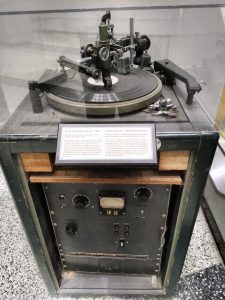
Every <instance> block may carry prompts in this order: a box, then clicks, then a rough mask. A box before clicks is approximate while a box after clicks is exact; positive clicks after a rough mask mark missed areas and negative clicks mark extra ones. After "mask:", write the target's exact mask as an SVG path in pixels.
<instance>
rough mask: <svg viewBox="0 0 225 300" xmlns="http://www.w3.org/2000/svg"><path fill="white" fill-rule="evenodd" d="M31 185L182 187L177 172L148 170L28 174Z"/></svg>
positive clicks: (71, 171)
mask: <svg viewBox="0 0 225 300" xmlns="http://www.w3.org/2000/svg"><path fill="white" fill-rule="evenodd" d="M29 179H30V182H32V183H102V184H105V183H107V184H169V185H172V184H173V185H182V184H183V182H182V179H181V176H180V173H179V172H155V171H152V170H148V169H144V170H143V169H142V170H140V169H135V170H130V169H113V170H112V169H75V170H74V169H73V170H56V171H54V172H52V173H50V174H47V173H45V174H42V173H37V174H30V177H29Z"/></svg>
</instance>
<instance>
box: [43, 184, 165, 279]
mask: <svg viewBox="0 0 225 300" xmlns="http://www.w3.org/2000/svg"><path fill="white" fill-rule="evenodd" d="M43 188H44V192H45V195H46V201H47V204H48V208H49V213H50V217H51V221H52V225H53V229H54V232H55V237H56V242H57V245H58V248H59V253H60V256H61V260H62V264H63V266H64V268H65V269H67V270H74V271H87V272H108V273H121V272H125V273H128V274H133V273H135V274H136V273H141V274H143V273H146V274H147V273H148V274H149V273H157V272H158V271H159V268H160V261H161V253H162V248H163V243H164V234H165V231H166V218H167V210H168V205H169V199H170V191H171V186H169V185H141V186H139V185H114V184H108V185H107V184H85V183H84V184H72V183H68V184H67V183H57V184H55V183H48V184H47V183H46V184H43Z"/></svg>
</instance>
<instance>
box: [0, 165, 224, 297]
mask: <svg viewBox="0 0 225 300" xmlns="http://www.w3.org/2000/svg"><path fill="white" fill-rule="evenodd" d="M0 228H1V230H0V253H1V255H0V299H10V300H14V299H15V300H16V299H18V300H21V299H24V300H25V299H36V300H39V299H46V300H47V299H54V298H52V297H51V296H50V295H49V294H48V291H47V288H46V286H45V284H44V282H43V280H42V278H41V276H40V273H39V271H38V268H37V265H36V262H35V260H34V258H33V256H32V252H31V249H30V247H29V244H28V242H27V240H26V236H25V234H24V232H23V229H22V226H21V223H20V220H19V218H18V215H17V212H16V209H15V207H14V203H13V200H12V197H11V195H10V193H9V190H8V188H7V184H6V182H5V179H4V176H3V174H2V170H1V169H0ZM220 263H221V258H220V255H219V254H218V250H217V248H216V245H215V243H214V240H213V238H212V236H211V233H210V231H209V228H208V225H207V223H206V221H205V217H204V215H203V212H202V210H200V212H199V214H198V218H197V221H196V224H195V228H194V232H193V236H192V239H191V243H190V246H189V250H188V254H187V257H186V261H185V265H184V268H183V274H182V277H184V276H187V275H189V274H192V273H194V272H198V271H200V270H204V269H205V268H208V267H210V266H214V265H218V264H220ZM174 299H181V300H183V299H191V298H184V295H183V296H177V297H174Z"/></svg>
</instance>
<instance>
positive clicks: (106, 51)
mask: <svg viewBox="0 0 225 300" xmlns="http://www.w3.org/2000/svg"><path fill="white" fill-rule="evenodd" d="M109 55H110V53H109V49H108V48H106V47H102V48H101V49H100V50H99V57H100V58H101V60H103V61H106V60H108V59H109Z"/></svg>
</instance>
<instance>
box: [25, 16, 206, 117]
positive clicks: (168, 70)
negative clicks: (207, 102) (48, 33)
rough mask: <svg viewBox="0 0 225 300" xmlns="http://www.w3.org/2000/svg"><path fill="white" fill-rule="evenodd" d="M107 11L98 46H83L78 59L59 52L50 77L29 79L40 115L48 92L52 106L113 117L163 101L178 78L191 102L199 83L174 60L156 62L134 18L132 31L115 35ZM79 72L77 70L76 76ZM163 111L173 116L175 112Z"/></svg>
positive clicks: (96, 43) (33, 102)
mask: <svg viewBox="0 0 225 300" xmlns="http://www.w3.org/2000/svg"><path fill="white" fill-rule="evenodd" d="M110 20H111V13H110V11H107V12H106V14H104V15H103V16H102V19H101V22H100V24H99V28H98V29H99V33H98V38H97V40H96V41H95V43H94V44H88V45H87V46H82V47H81V58H82V59H81V60H80V62H77V61H75V60H72V59H70V58H67V57H65V56H60V57H59V59H58V63H59V65H60V67H61V71H60V72H57V73H55V72H53V71H52V72H49V74H48V75H47V77H46V78H45V79H42V80H40V81H30V82H29V90H30V96H31V101H32V106H33V111H34V112H35V113H40V112H42V111H43V105H42V101H41V96H40V95H41V94H42V93H43V92H45V96H46V99H47V101H48V103H49V104H50V105H52V106H53V107H54V108H56V109H59V110H61V111H64V112H67V113H70V114H77V115H95V116H98V115H102V116H106V115H109V116H110V115H114V114H115V113H117V114H119V115H120V114H124V113H131V112H134V111H139V110H142V109H144V108H146V107H148V106H149V105H151V104H152V103H154V102H155V101H157V100H158V99H159V97H160V96H161V94H162V85H163V84H167V85H168V84H169V85H174V84H175V79H179V80H181V81H183V82H184V83H185V84H186V88H187V94H188V96H187V103H188V104H191V103H192V100H193V96H194V94H195V93H196V92H200V91H201V86H200V84H199V83H198V82H197V81H196V80H195V78H194V77H192V76H191V75H190V74H188V73H187V72H186V71H184V70H183V69H181V68H180V67H178V66H177V65H176V64H174V63H173V62H172V61H170V60H169V59H164V60H160V61H155V62H154V64H153V63H152V61H151V56H150V55H149V53H148V50H149V48H150V45H151V41H150V38H149V37H148V36H147V35H141V34H140V33H138V32H135V33H134V20H133V18H131V19H130V34H129V35H127V36H124V37H122V38H116V37H115V35H114V25H113V24H111V23H110ZM76 73H77V74H76ZM163 111H164V112H162V113H159V112H157V113H158V114H159V115H167V116H170V115H171V116H174V114H169V113H165V109H164V110H163Z"/></svg>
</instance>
